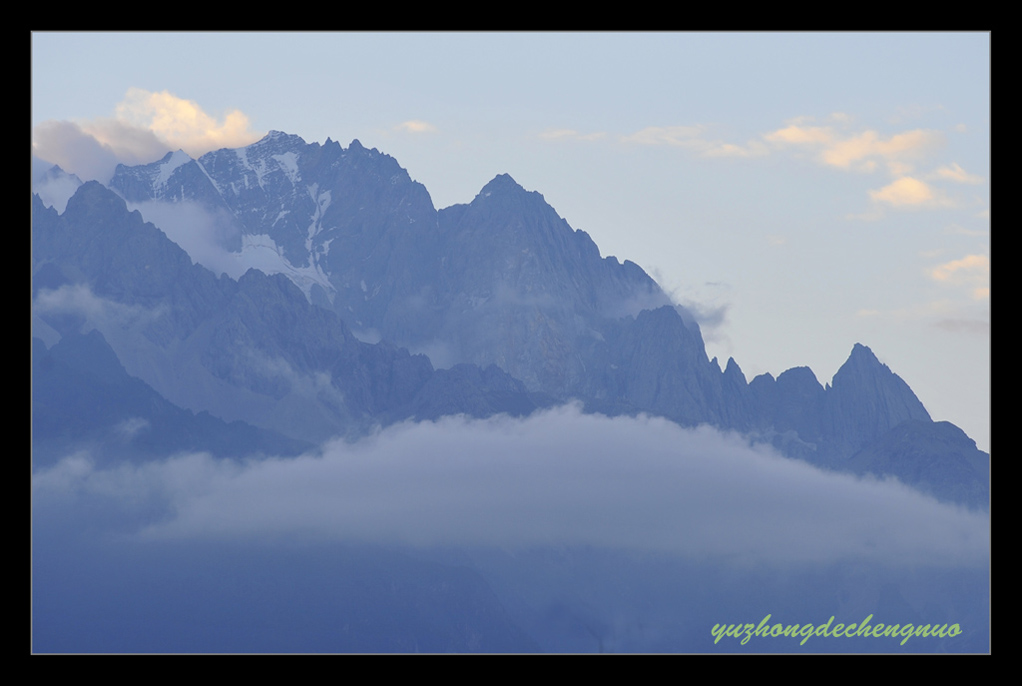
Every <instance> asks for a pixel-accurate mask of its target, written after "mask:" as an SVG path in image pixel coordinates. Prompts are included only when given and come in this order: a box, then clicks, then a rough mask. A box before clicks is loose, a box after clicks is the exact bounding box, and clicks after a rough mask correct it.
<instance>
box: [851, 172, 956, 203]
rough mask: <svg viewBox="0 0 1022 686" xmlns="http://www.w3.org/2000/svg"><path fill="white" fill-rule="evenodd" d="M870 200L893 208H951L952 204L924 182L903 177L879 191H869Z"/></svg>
mask: <svg viewBox="0 0 1022 686" xmlns="http://www.w3.org/2000/svg"><path fill="white" fill-rule="evenodd" d="M869 196H870V198H872V199H873V200H874V201H875V202H881V203H886V204H888V205H892V206H894V207H919V208H934V207H953V206H954V203H953V202H952V201H951V200H950V199H949V198H947V197H946V196H944V195H943V194H942V193H941V192H940V191H938V190H936V189H934V188H933V187H931V186H930V185H929V184H927V183H926V182H925V181H920V180H919V179H916V178H913V177H911V176H903V177H901V178H900V179H897V180H896V181H894V182H892V183H890V184H888V185H886V186H884V187H883V188H881V189H879V190H871V191H870V192H869Z"/></svg>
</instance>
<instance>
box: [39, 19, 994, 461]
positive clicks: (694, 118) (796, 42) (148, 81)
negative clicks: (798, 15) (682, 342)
mask: <svg viewBox="0 0 1022 686" xmlns="http://www.w3.org/2000/svg"><path fill="white" fill-rule="evenodd" d="M32 60H33V64H32V125H33V128H34V135H33V138H34V140H35V141H36V142H37V143H39V144H40V145H41V146H42V143H43V141H42V140H41V137H45V130H46V127H45V126H44V127H39V125H40V124H44V123H45V122H51V123H52V122H54V121H73V122H75V123H77V124H78V126H79V127H80V129H81V130H82V131H83V132H86V133H88V134H90V135H93V136H96V137H97V138H99V139H102V140H104V141H105V142H107V143H108V144H110V145H116V144H117V143H118V142H119V143H120V144H122V148H119V150H126V149H128V148H130V147H131V146H130V145H129V144H128V142H126V140H127V139H125V138H124V135H125V131H126V130H127V126H126V125H128V124H130V125H131V126H133V127H135V128H134V129H132V130H135V131H137V130H144V129H150V130H151V131H153V132H154V133H155V135H156V137H157V138H159V139H160V140H161V141H162V142H164V143H165V144H166V146H167V147H174V148H176V147H183V148H185V149H186V150H189V151H190V152H193V153H194V152H199V151H200V150H201V149H202V147H203V146H204V145H205V146H206V147H210V146H213V145H214V144H213V143H210V142H209V141H211V140H216V141H219V142H220V143H221V144H223V145H228V144H229V145H230V146H231V147H233V146H234V145H243V144H245V143H246V142H248V139H250V138H251V137H253V136H259V135H261V134H262V133H265V132H266V131H268V130H270V129H279V130H283V131H286V132H288V133H294V134H298V135H300V136H302V137H303V138H304V139H305V140H306V141H309V142H312V141H318V142H323V141H325V140H326V138H327V137H328V136H329V137H331V138H333V139H334V140H337V141H340V142H341V143H342V144H343V145H345V146H346V145H348V143H350V141H351V140H352V139H354V138H357V139H359V140H360V141H361V142H362V143H363V144H364V145H366V146H367V147H376V148H378V149H380V150H381V151H382V152H385V153H387V154H389V155H391V156H393V157H394V158H396V159H397V160H398V162H399V163H400V164H401V165H402V166H403V167H405V168H406V169H407V170H408V172H409V174H410V175H411V176H412V178H414V179H416V180H418V181H420V182H422V183H423V184H424V185H425V186H426V188H427V189H428V190H429V192H430V194H431V196H432V198H433V202H434V204H435V205H436V206H437V207H438V208H441V207H446V206H448V205H451V204H454V203H460V202H469V201H471V199H472V198H473V196H474V195H475V194H476V193H477V192H478V190H479V189H480V188H481V187H482V186H483V185H484V184H485V183H486V182H487V181H489V180H490V179H492V178H493V177H494V176H495V175H497V174H500V173H509V174H511V175H512V176H513V177H514V178H515V180H517V181H518V182H519V183H520V184H521V185H523V186H524V187H525V188H527V189H529V190H536V191H539V192H540V193H542V194H543V195H544V196H545V197H546V199H547V201H548V202H549V203H550V204H551V205H553V207H554V208H555V209H556V210H557V211H558V212H559V213H560V214H561V216H563V217H564V218H565V219H566V220H567V221H568V223H569V224H571V226H572V227H574V228H576V229H584V230H585V231H587V232H589V234H590V235H591V236H592V237H593V239H594V240H595V241H596V243H597V244H598V245H599V246H600V249H601V252H602V253H603V254H604V255H608V254H610V255H616V256H617V257H619V258H620V259H631V260H632V261H634V262H637V263H638V264H640V265H641V266H642V267H644V268H645V269H646V270H647V271H649V272H650V273H651V274H652V275H653V276H654V277H655V278H656V279H657V280H658V281H660V283H661V285H662V286H663V287H664V288H665V289H666V290H668V291H671V292H672V293H674V295H675V297H676V298H677V299H679V300H680V301H681V302H683V303H686V304H690V305H692V304H695V305H696V307H697V309H703V310H704V311H705V312H706V313H707V315H708V316H709V317H710V318H709V319H708V320H707V321H706V322H705V323H704V336H705V338H706V341H707V348H708V352H709V354H710V355H711V356H714V355H716V356H719V357H720V358H721V361H722V362H725V361H726V359H727V357H728V356H731V355H733V356H734V357H735V359H736V360H737V361H738V363H739V364H740V365H741V367H742V369H743V370H744V371H745V373H746V376H747V377H748V378H749V379H751V378H752V377H753V376H754V375H756V374H759V373H763V372H771V373H772V374H774V375H775V376H776V375H777V374H779V373H780V372H782V371H784V370H785V369H787V368H789V367H792V366H798V365H807V366H810V367H812V369H813V371H814V372H815V373H816V375H817V378H819V379H820V381H821V383H826V382H829V381H830V379H831V377H832V376H833V374H834V372H835V371H836V370H837V368H838V367H839V366H840V365H841V363H843V362H844V360H845V359H846V357H847V356H848V353H849V352H850V350H851V348H852V345H853V344H854V343H856V342H861V343H863V344H865V345H868V346H870V347H871V348H872V349H873V351H874V352H875V353H876V354H877V356H878V357H879V358H880V359H881V361H883V362H885V363H887V364H888V365H890V366H891V368H892V369H893V371H895V372H896V373H897V374H899V375H900V376H902V378H904V379H905V380H906V381H907V382H908V383H909V385H911V386H912V388H913V389H914V390H915V391H916V393H917V395H918V396H919V397H920V399H921V400H922V402H923V403H924V405H925V406H926V407H927V409H928V410H929V411H930V413H931V415H932V416H933V417H934V419H937V420H942V419H946V420H949V421H952V422H954V423H956V424H958V425H959V426H961V427H962V428H964V429H965V430H966V431H967V432H968V433H969V435H970V436H972V437H973V438H975V439H976V440H977V442H978V443H979V446H980V447H981V448H983V449H989V431H990V428H989V421H990V396H989V393H990V381H989V377H990V366H989V365H990V354H989V342H990V338H989V323H990V307H989V303H990V300H989V290H984V289H988V288H989V264H990V233H989V229H990V227H989V224H990V222H989V208H990V35H989V34H986V33H909V34H906V33H878V34H867V33H856V34H843V33H825V34H809V33H793V34H781V33H767V34H754V33H739V34H724V33H699V34H685V33H640V34H621V33H598V34H579V33H572V34H560V33H538V34H527V33H515V34H503V33H484V34H443V33H426V34H414V33H401V34H377V33H359V34H344V33H301V34H272V33H270V34H246V33H230V34H218V33H198V34H181V33H178V34H161V33H146V34H132V33H115V34H98V33H86V34H72V33H36V34H33V40H32ZM164 93H165V94H166V95H163V96H162V97H160V96H155V97H154V96H153V94H164ZM154 103H155V104H154ZM182 103H183V104H182ZM124 104H127V105H130V106H125V105H124ZM119 105H121V107H120V108H119ZM185 105H187V106H185ZM200 111H201V112H200ZM234 111H237V112H240V113H241V114H242V115H244V117H240V116H239V115H235V116H234V117H233V118H228V115H229V113H231V112H234ZM195 112H200V114H201V113H204V114H205V115H208V117H207V118H206V119H202V117H201V116H200V117H198V118H197V119H192V120H190V121H184V120H182V119H181V118H182V117H183V116H185V114H188V113H193V114H194V113H195ZM157 115H160V116H162V117H163V118H162V119H158V118H156V117H157ZM175 117H176V119H175ZM112 123H119V124H120V126H121V128H119V129H116V130H115V127H113V125H112ZM51 126H52V124H51ZM205 129H210V130H213V131H214V133H215V136H219V138H216V137H215V136H212V137H211V136H209V135H206V132H205ZM104 132H105V133H104ZM118 132H119V133H118ZM104 135H105V136H106V139H103V136H104ZM118 136H121V138H120V139H118V138H117V137H118ZM136 138H137V137H136ZM154 140H155V139H154ZM46 144H47V145H48V147H47V148H46V150H48V151H50V152H51V153H52V154H53V155H55V154H57V153H56V152H54V151H57V150H58V149H59V148H60V145H61V143H60V142H59V141H55V140H54V139H53V138H52V136H51V138H50V139H49V140H48V142H47V143H46ZM132 144H134V143H132ZM215 147H220V146H219V145H216V146H215ZM40 149H42V147H41V148H40ZM133 149H134V150H136V152H137V148H133ZM149 152H150V154H152V151H151V150H150V151H149ZM138 154H142V153H138ZM51 156H52V155H51ZM74 159H75V158H74V157H73V155H70V154H69V156H68V157H67V158H66V159H65V164H69V165H71V164H72V162H71V161H72V160H74ZM55 161H56V160H55ZM72 171H75V170H74V169H72ZM714 314H716V317H717V318H716V320H715V319H714V318H713V315H714Z"/></svg>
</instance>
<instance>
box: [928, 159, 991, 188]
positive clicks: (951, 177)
mask: <svg viewBox="0 0 1022 686" xmlns="http://www.w3.org/2000/svg"><path fill="white" fill-rule="evenodd" d="M928 178H931V179H940V180H946V181H957V182H958V183H968V184H973V185H976V184H980V183H983V177H982V176H977V175H975V174H969V173H968V172H966V171H965V170H964V169H962V168H961V167H960V166H959V165H958V164H957V163H955V162H952V163H951V164H950V165H945V166H943V167H940V168H938V169H937V170H936V171H934V172H933V173H932V174H930V175H929V177H928Z"/></svg>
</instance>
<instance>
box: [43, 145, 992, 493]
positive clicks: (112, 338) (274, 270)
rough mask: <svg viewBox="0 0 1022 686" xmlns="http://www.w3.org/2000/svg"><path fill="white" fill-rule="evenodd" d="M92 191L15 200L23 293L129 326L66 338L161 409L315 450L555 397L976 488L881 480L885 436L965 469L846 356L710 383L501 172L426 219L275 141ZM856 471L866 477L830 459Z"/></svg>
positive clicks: (894, 447) (880, 377)
mask: <svg viewBox="0 0 1022 686" xmlns="http://www.w3.org/2000/svg"><path fill="white" fill-rule="evenodd" d="M110 188H111V189H113V190H114V191H116V193H117V194H119V195H120V196H121V197H120V198H118V197H117V196H115V195H114V194H113V193H111V192H110V191H109V190H107V189H105V188H103V187H102V186H100V185H99V184H96V183H94V182H93V183H89V184H85V185H83V186H81V188H79V189H78V190H77V192H76V193H75V195H74V196H73V198H72V199H71V200H70V201H69V202H68V204H67V209H66V210H65V211H64V212H63V213H62V214H59V215H58V213H57V212H56V211H54V210H52V209H48V208H46V207H45V206H44V205H43V202H42V200H41V199H39V198H38V196H37V197H36V199H35V201H34V205H33V275H34V277H35V276H36V275H38V274H40V273H43V274H46V273H48V274H50V277H47V278H52V277H53V275H54V274H57V275H59V278H57V279H56V282H61V283H67V284H76V285H79V286H83V287H86V286H87V288H88V289H89V293H91V294H92V296H94V297H96V298H100V299H103V300H104V301H105V302H112V303H116V304H117V305H118V306H122V307H127V308H136V309H137V311H139V312H144V313H146V314H144V315H143V314H139V315H137V316H136V318H135V320H134V321H132V322H128V323H125V322H124V321H121V322H112V321H111V319H110V318H109V317H108V318H107V319H106V320H105V321H103V322H98V321H92V322H90V324H89V325H90V326H94V327H96V328H100V327H103V329H104V330H103V334H104V336H105V337H106V339H107V340H108V341H109V342H110V345H111V346H112V347H113V349H114V350H116V351H117V355H118V357H120V358H121V361H122V363H123V364H124V366H125V367H126V368H127V369H128V371H129V372H131V373H133V374H136V375H138V376H139V378H142V379H143V380H145V381H146V382H147V383H149V384H150V385H151V386H152V387H153V388H154V389H155V390H156V391H158V392H159V393H160V394H162V395H163V396H164V397H166V398H167V399H168V400H170V401H172V402H174V403H177V404H178V405H180V406H181V407H187V408H189V409H192V410H194V411H200V410H206V411H208V412H210V413H211V414H213V415H215V416H217V417H221V418H223V419H225V420H228V421H233V420H243V421H246V422H249V423H251V424H253V425H256V426H261V427H265V428H268V429H273V430H275V431H279V432H281V433H283V434H285V435H289V436H291V437H292V438H296V439H303V440H310V439H311V440H321V439H322V438H323V437H326V436H329V435H333V434H335V433H337V432H344V431H348V430H356V431H357V430H361V429H364V427H366V426H368V425H370V424H372V423H373V422H380V421H383V422H390V421H396V420H400V419H404V418H429V417H433V416H440V415H442V414H449V413H456V412H467V413H469V414H473V415H476V416H486V415H487V414H492V413H494V412H505V411H511V412H513V413H518V414H527V413H528V412H529V411H531V409H534V408H535V407H538V406H544V405H548V404H551V403H554V402H563V401H567V400H569V399H578V400H581V401H582V402H583V403H584V404H585V407H586V409H587V410H589V411H597V412H604V413H607V414H636V413H640V412H646V413H651V414H656V415H661V416H664V417H667V418H669V419H672V420H674V421H676V422H678V423H680V424H682V425H687V426H694V425H697V424H701V423H708V424H711V425H713V426H716V427H719V428H721V429H726V430H736V431H741V432H743V433H746V434H748V435H750V436H754V437H758V438H759V439H760V440H768V441H770V442H771V443H772V444H773V445H775V446H776V447H778V448H779V449H780V450H782V451H783V452H785V453H786V454H789V455H792V456H796V457H799V458H802V459H805V460H807V461H810V462H812V463H814V464H818V465H821V466H825V467H827V468H832V469H848V470H853V471H860V472H862V471H864V470H868V471H874V472H878V473H888V474H898V475H899V476H900V477H902V478H906V479H910V480H911V479H914V480H915V481H917V482H919V483H924V482H925V483H928V484H931V486H932V485H933V483H934V479H936V481H937V482H940V483H944V482H946V481H947V479H948V478H951V477H950V476H948V475H950V474H952V473H954V474H955V476H954V478H968V479H973V481H974V482H975V483H971V484H970V485H967V486H966V487H964V488H951V487H948V488H944V486H941V485H940V483H938V484H937V486H936V488H932V489H931V490H932V492H935V493H942V494H944V497H949V498H952V499H958V500H963V499H964V502H968V503H969V504H971V505H976V506H981V505H983V504H984V503H985V500H984V499H985V498H988V497H989V496H988V494H989V486H988V483H987V484H983V483H980V482H981V481H982V479H983V478H984V477H983V475H982V470H980V471H979V472H975V470H973V472H970V471H969V470H960V471H955V470H947V469H943V471H942V475H936V476H935V475H934V474H929V473H925V472H926V471H927V470H926V469H925V467H921V468H920V469H917V470H914V471H912V470H910V472H905V471H904V470H901V471H899V469H897V468H896V466H897V462H898V460H900V459H901V457H900V456H901V455H902V454H903V453H904V451H905V450H906V448H905V442H904V440H894V439H893V438H892V434H891V432H892V431H894V430H895V429H897V428H898V427H899V426H901V425H903V424H906V423H908V422H911V423H912V426H913V427H915V433H914V434H913V435H915V436H916V438H915V439H914V440H915V441H916V442H925V443H928V445H929V446H930V447H929V448H928V450H930V451H931V452H933V451H936V453H940V456H939V459H938V458H937V457H935V458H934V459H935V460H936V461H937V462H940V461H941V460H944V461H945V462H946V461H947V460H951V461H952V462H954V461H955V460H958V461H961V460H962V459H966V458H962V457H961V455H962V454H963V453H961V445H959V444H958V443H955V447H953V448H952V447H949V446H950V445H951V444H950V443H949V442H948V441H947V440H937V438H936V437H937V435H938V434H940V432H942V431H943V429H942V428H940V427H938V426H937V425H934V423H933V422H932V421H931V419H930V417H929V414H928V413H927V412H926V410H925V408H924V407H923V406H922V404H921V403H920V402H919V400H918V398H916V396H915V395H914V393H912V391H911V389H910V388H909V387H908V385H907V384H905V382H904V381H902V380H901V379H900V378H899V377H898V376H897V375H895V374H894V373H893V372H891V370H890V369H888V368H887V367H886V366H885V365H883V364H882V363H880V362H879V360H877V358H876V356H875V355H874V354H873V353H872V351H871V350H869V348H867V347H865V346H862V345H860V344H855V346H854V347H853V349H852V352H851V355H850V356H849V359H848V361H847V362H846V363H845V364H844V365H843V366H842V367H841V369H840V370H839V371H838V372H837V374H835V376H834V379H833V385H832V386H827V387H823V386H821V385H820V383H819V381H817V379H816V377H815V375H814V374H813V373H812V371H811V370H809V369H808V368H804V367H803V368H795V369H791V370H788V371H786V372H784V373H783V374H781V375H779V376H778V377H777V378H776V379H774V378H773V377H772V376H771V375H769V374H766V375H761V376H759V377H756V378H755V379H753V380H752V381H751V382H747V381H746V379H745V376H744V374H742V371H741V369H740V367H739V366H738V364H737V363H736V362H735V361H734V360H733V359H730V360H728V362H727V364H726V365H725V368H724V370H723V371H722V370H721V368H720V366H719V365H718V364H717V362H716V360H712V361H711V360H708V359H707V355H706V351H705V347H704V345H703V340H702V335H701V333H700V331H699V327H698V325H697V324H696V322H695V321H694V319H693V318H692V317H691V315H690V314H689V313H687V312H686V311H685V310H684V309H683V308H681V307H678V306H676V305H674V304H672V303H671V301H670V299H669V298H668V297H667V296H666V294H664V293H663V291H662V290H661V289H660V287H659V286H658V285H657V284H656V282H655V281H653V279H651V278H650V277H649V276H648V275H647V274H646V273H645V272H644V271H643V270H642V269H641V268H640V267H639V266H638V265H635V264H634V263H631V262H628V261H626V262H624V263H619V262H618V260H617V259H615V258H613V257H607V258H603V257H601V255H600V252H599V249H598V248H597V246H596V245H595V243H593V241H592V240H591V238H590V237H589V236H588V235H587V234H586V233H585V232H583V231H578V230H574V229H572V228H571V227H570V226H569V225H568V223H567V222H566V221H565V220H564V219H562V218H561V217H560V216H558V215H557V213H556V211H555V210H554V209H553V208H552V207H550V206H549V205H548V204H547V203H546V201H545V200H544V199H543V196H542V195H540V194H539V193H536V192H530V191H527V190H525V189H523V188H522V187H521V186H519V185H518V184H517V183H516V182H515V181H514V180H513V179H512V178H511V177H510V176H508V175H506V174H501V175H498V176H496V177H495V178H494V179H493V180H492V181H490V182H489V183H488V184H487V185H486V186H484V187H483V188H482V189H481V191H480V192H479V194H478V195H477V196H476V197H475V198H474V199H473V200H472V202H471V203H468V204H464V205H454V206H452V207H448V208H445V209H442V210H439V211H437V210H436V209H435V208H434V207H433V204H432V201H431V199H430V197H429V194H428V192H427V191H426V189H425V188H424V187H423V186H422V185H421V184H419V183H417V182H415V181H413V180H412V179H411V177H410V176H409V175H408V173H407V171H405V170H404V169H402V168H401V167H400V166H399V165H398V164H397V162H396V161H395V160H394V159H393V158H391V157H389V156H387V155H384V154H382V153H380V152H378V151H377V150H375V149H372V150H369V149H366V148H365V147H363V146H362V145H361V144H360V143H359V142H358V141H353V142H352V144H351V145H350V146H349V147H348V148H346V149H345V148H342V147H341V146H340V145H339V144H338V143H336V142H333V141H331V140H330V139H327V141H326V143H325V144H323V145H319V144H318V143H312V144H307V143H305V141H303V140H302V139H301V138H299V137H298V136H293V135H289V134H285V133H281V132H277V131H274V132H271V133H270V134H268V135H267V136H266V137H265V138H263V139H262V140H260V141H258V142H256V143H254V144H252V145H250V146H247V147H245V148H239V149H236V150H229V149H223V150H218V151H215V152H210V153H207V154H206V155H203V156H202V157H200V158H199V159H198V160H193V159H191V158H189V157H188V156H187V155H185V154H184V153H182V152H180V151H178V152H175V153H168V154H167V155H166V156H165V157H164V158H163V159H161V160H159V161H158V162H154V163H152V164H149V165H141V166H136V167H125V166H123V165H122V166H119V167H118V168H117V170H116V172H115V174H114V177H113V179H112V180H111V182H110ZM122 198H123V199H122ZM125 201H127V202H128V203H131V204H132V205H133V206H138V207H140V208H141V209H143V210H144V211H145V210H148V208H151V207H154V206H156V204H159V206H160V207H184V206H185V205H192V206H195V207H199V208H201V209H202V211H203V212H204V213H205V216H206V217H208V218H209V220H210V222H211V223H212V226H213V229H211V230H212V232H213V233H214V234H215V238H216V240H217V241H218V244H219V248H220V249H221V250H222V251H223V252H224V254H227V255H230V256H233V257H232V259H235V260H237V263H238V264H240V265H245V264H248V263H251V264H252V265H253V266H258V267H259V268H260V269H261V270H262V271H255V270H250V271H248V272H246V273H244V274H243V275H242V276H240V278H238V279H236V280H235V279H232V278H229V277H227V276H219V277H218V276H216V275H214V274H213V273H212V272H210V271H208V270H207V269H205V268H203V267H202V266H200V265H198V264H192V259H189V256H188V255H187V254H186V253H185V252H184V251H183V250H181V249H180V248H179V247H178V246H177V245H175V244H174V243H173V242H172V241H170V240H168V239H167V238H166V236H164V235H163V234H162V233H161V232H160V231H158V230H156V229H155V228H154V227H152V225H151V224H147V223H145V222H143V221H142V218H141V217H140V216H139V215H137V214H135V213H132V212H129V211H128V208H127V207H126V206H125ZM246 260H248V262H246ZM44 268H45V269H46V270H47V271H46V272H42V270H43V269H44ZM262 272H269V275H266V274H264V273H262ZM132 311H135V310H132ZM39 316H40V317H43V318H44V319H45V317H51V318H52V317H53V316H56V313H55V312H52V311H51V312H48V313H43V314H40V315H39ZM353 332H355V333H353ZM359 339H362V340H359ZM366 340H369V341H379V342H378V343H365V342H363V341H366ZM409 351H411V353H410V352H409ZM416 353H428V354H429V359H427V358H426V356H425V355H422V354H416ZM431 360H432V362H431ZM435 367H444V368H447V367H449V368H450V369H449V370H437V369H435ZM940 435H943V434H940ZM928 437H929V438H928ZM931 438H933V440H930V439H931ZM952 443H954V441H952ZM942 446H944V447H942ZM973 448H974V445H973ZM863 451H867V452H868V454H869V455H870V457H869V459H866V458H865V457H863V458H861V459H859V460H858V461H854V462H853V461H850V459H851V458H852V456H853V455H860V454H862V455H864V454H866V453H863ZM941 451H943V452H941ZM977 452H978V451H977ZM936 453H935V454H936ZM956 455H957V456H958V457H956ZM981 455H985V453H982V454H981ZM988 458H989V456H986V459H987V460H988ZM977 459H979V460H982V459H983V458H982V457H979V458H976V456H975V455H973V454H971V453H970V454H969V457H968V458H967V461H971V462H976V460H977ZM970 474H973V475H972V476H969V475H970ZM963 475H964V476H963ZM987 478H988V477H987ZM944 485H945V486H947V485H948V484H946V483H945V484H944Z"/></svg>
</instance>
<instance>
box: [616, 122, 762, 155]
mask: <svg viewBox="0 0 1022 686" xmlns="http://www.w3.org/2000/svg"><path fill="white" fill-rule="evenodd" d="M705 130H706V127H704V126H647V127H646V128H644V129H642V130H641V131H637V132H635V133H633V134H631V135H628V136H623V137H622V138H621V142H622V143H637V144H639V145H670V146H675V147H682V148H688V149H690V150H694V151H695V152H698V153H699V154H700V155H702V156H703V157H759V156H761V155H766V154H769V152H770V149H769V148H768V147H767V146H766V145H764V144H763V143H762V142H761V141H757V140H750V141H749V142H748V143H747V144H746V145H744V146H742V145H737V144H735V143H726V142H724V141H721V140H708V139H705V138H703V137H702V134H703V133H704V131H705Z"/></svg>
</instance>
